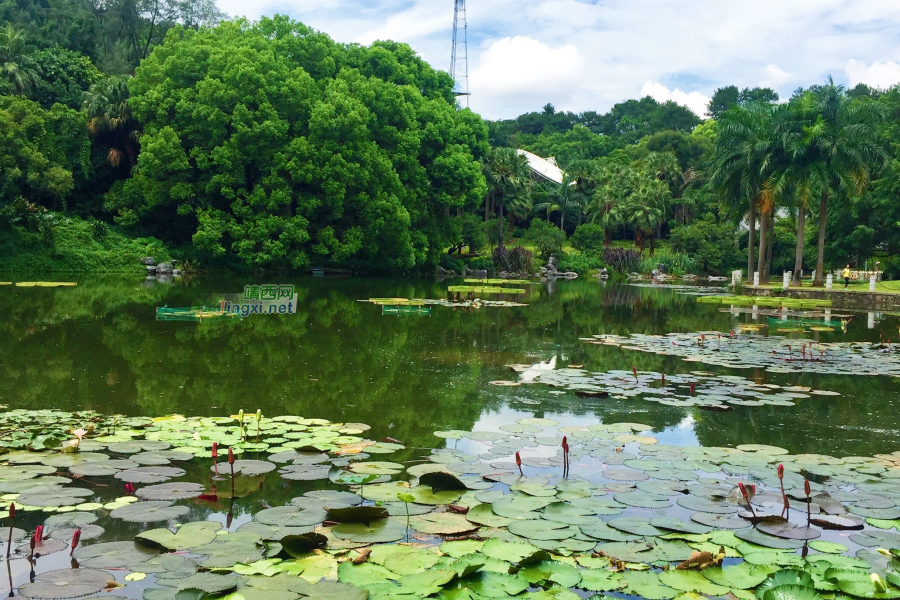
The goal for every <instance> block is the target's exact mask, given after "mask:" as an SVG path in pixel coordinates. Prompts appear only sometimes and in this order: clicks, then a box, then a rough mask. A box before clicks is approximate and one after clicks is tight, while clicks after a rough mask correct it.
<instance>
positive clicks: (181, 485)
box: [135, 481, 205, 500]
mask: <svg viewBox="0 0 900 600" xmlns="http://www.w3.org/2000/svg"><path fill="white" fill-rule="evenodd" d="M204 489H205V488H204V486H203V485H202V484H199V483H190V482H187V481H184V482H177V483H160V484H157V485H148V486H147V487H142V488H140V489H138V490H137V491H136V492H135V495H136V496H137V497H138V498H141V499H143V500H187V499H188V498H196V497H197V496H199V495H200V494H202V493H203V491H204Z"/></svg>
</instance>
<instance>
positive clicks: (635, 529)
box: [607, 517, 689, 591]
mask: <svg viewBox="0 0 900 600" xmlns="http://www.w3.org/2000/svg"><path fill="white" fill-rule="evenodd" d="M607 525H609V526H610V527H614V528H616V529H618V530H619V531H624V532H626V533H632V534H634V535H638V536H648V535H649V536H656V535H663V534H664V533H665V532H664V531H662V530H660V529H657V528H656V527H654V526H653V525H651V524H650V520H649V519H645V518H644V517H616V518H615V519H610V520H609V521H607ZM685 591H689V590H685Z"/></svg>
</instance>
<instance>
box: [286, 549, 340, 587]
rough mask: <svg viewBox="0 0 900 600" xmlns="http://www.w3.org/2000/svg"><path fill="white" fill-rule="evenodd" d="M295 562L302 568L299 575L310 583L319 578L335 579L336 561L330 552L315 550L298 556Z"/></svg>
mask: <svg viewBox="0 0 900 600" xmlns="http://www.w3.org/2000/svg"><path fill="white" fill-rule="evenodd" d="M295 562H296V563H297V564H298V565H299V566H301V567H302V568H303V572H302V573H301V574H300V577H302V578H303V579H305V580H306V581H308V582H310V583H315V582H317V581H319V580H321V579H327V580H329V581H337V567H338V563H337V560H336V559H335V558H334V557H333V556H332V555H330V554H326V553H324V552H322V551H321V550H316V551H315V552H314V553H312V554H310V555H308V556H304V557H303V558H298V559H297V560H296V561H295Z"/></svg>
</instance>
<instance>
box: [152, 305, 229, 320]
mask: <svg viewBox="0 0 900 600" xmlns="http://www.w3.org/2000/svg"><path fill="white" fill-rule="evenodd" d="M222 319H236V320H238V321H240V320H241V314H240V313H231V312H224V311H222V310H221V309H218V308H209V307H206V306H189V307H184V308H170V307H168V306H160V307H157V309H156V320H157V321H188V322H191V323H202V322H203V321H208V320H222Z"/></svg>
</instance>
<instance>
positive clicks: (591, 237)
mask: <svg viewBox="0 0 900 600" xmlns="http://www.w3.org/2000/svg"><path fill="white" fill-rule="evenodd" d="M605 240H606V230H605V229H603V228H602V227H600V226H599V225H596V224H594V223H585V224H584V225H579V226H578V227H576V228H575V232H574V233H573V234H572V236H571V237H570V238H569V241H570V242H572V247H573V248H575V249H576V250H581V251H582V252H591V251H594V252H602V250H603V247H604V241H605Z"/></svg>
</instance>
